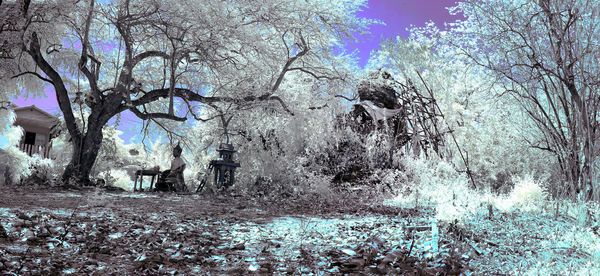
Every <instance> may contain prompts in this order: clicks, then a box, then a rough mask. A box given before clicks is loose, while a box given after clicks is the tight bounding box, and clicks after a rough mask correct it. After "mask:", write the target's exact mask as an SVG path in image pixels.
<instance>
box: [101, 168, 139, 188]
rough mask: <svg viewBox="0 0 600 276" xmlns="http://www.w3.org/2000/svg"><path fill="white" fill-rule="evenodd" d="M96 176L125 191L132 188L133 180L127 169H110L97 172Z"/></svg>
mask: <svg viewBox="0 0 600 276" xmlns="http://www.w3.org/2000/svg"><path fill="white" fill-rule="evenodd" d="M98 176H99V177H101V178H102V179H104V181H106V184H107V185H111V186H115V187H119V188H122V189H124V190H126V191H132V190H133V181H132V180H131V177H130V176H129V174H127V171H125V170H123V169H118V168H115V169H110V170H108V171H103V172H101V173H99V174H98Z"/></svg>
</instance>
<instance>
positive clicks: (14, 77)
mask: <svg viewBox="0 0 600 276" xmlns="http://www.w3.org/2000/svg"><path fill="white" fill-rule="evenodd" d="M27 74H31V75H34V76H36V77H38V78H39V79H41V80H43V81H45V82H49V83H51V84H54V82H53V81H52V80H50V79H47V78H44V77H42V75H40V74H38V73H37V72H31V71H27V72H23V73H19V74H16V75H14V76H12V77H11V79H16V78H18V77H20V76H23V75H27Z"/></svg>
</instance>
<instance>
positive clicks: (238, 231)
mask: <svg viewBox="0 0 600 276" xmlns="http://www.w3.org/2000/svg"><path fill="white" fill-rule="evenodd" d="M32 198H36V199H37V200H36V201H33V200H31V199H32ZM0 199H2V200H0V202H3V203H0V223H1V225H2V228H1V229H0V271H6V272H8V274H15V275H20V274H123V273H126V274H199V273H203V272H214V273H217V274H248V273H259V274H263V273H268V274H316V275H320V274H324V273H327V274H329V273H335V274H337V273H342V274H344V273H346V274H354V273H365V272H366V273H371V274H405V275H436V274H445V275H459V274H463V275H470V274H478V273H514V272H517V271H518V270H515V267H519V266H520V267H527V266H532V265H534V264H533V263H525V262H524V261H523V259H524V258H522V257H519V256H521V255H523V256H529V255H531V256H533V257H535V255H536V254H540V252H542V251H543V250H546V251H549V250H554V251H553V252H559V253H560V252H563V253H564V254H567V253H569V254H584V253H583V252H584V251H583V250H581V249H578V248H571V247H569V246H568V245H565V246H562V247H560V246H559V247H557V248H555V249H541V247H542V245H543V244H544V243H543V242H550V241H544V240H540V241H536V239H535V237H534V236H533V234H527V233H526V232H525V231H523V232H521V233H522V235H528V236H526V238H527V241H525V238H524V237H521V239H520V240H521V241H523V242H522V244H521V247H515V245H514V243H515V242H514V241H516V240H519V237H518V236H517V234H518V233H517V232H515V231H514V229H518V228H516V227H515V228H514V229H512V228H506V227H502V225H504V224H506V222H501V221H497V222H495V221H489V222H485V221H480V222H477V223H473V224H472V225H471V224H469V225H464V224H453V223H449V224H448V223H440V225H439V226H438V225H437V222H435V221H432V218H433V217H434V216H433V213H432V210H416V209H412V210H411V209H402V208H400V207H389V206H380V205H359V204H356V205H355V206H352V204H347V203H338V204H336V203H331V202H330V203H323V204H321V206H319V207H320V208H309V206H310V202H306V201H305V200H301V199H288V200H287V201H286V202H277V201H276V200H275V201H260V200H257V199H255V198H245V197H240V196H217V197H214V198H212V197H205V196H199V195H177V194H158V195H157V194H148V195H143V196H137V195H131V194H127V193H121V194H113V193H98V192H80V193H79V194H75V193H69V194H64V193H60V192H54V191H30V192H28V193H20V192H16V191H11V190H6V191H3V193H2V195H0ZM9 199H10V200H9ZM240 206H241V207H243V208H240ZM282 206H283V207H282ZM323 207H325V208H323ZM526 223H527V221H519V220H518V219H517V220H516V221H515V224H517V226H518V224H526ZM540 223H546V222H542V221H540ZM555 227H556V225H555ZM438 228H439V229H438ZM2 229H4V232H5V234H2V231H1V230H2ZM432 229H435V232H437V233H433V232H432ZM545 229H551V227H547V228H545ZM483 231H495V233H494V234H493V235H488V236H486V235H484V234H482V233H484V232H483ZM487 233H489V232H487ZM551 233H552V232H551V231H550V232H548V233H546V234H548V235H550V234H551ZM511 241H512V243H511ZM565 243H566V241H565ZM490 244H495V245H498V246H493V245H490ZM500 245H502V246H500ZM561 248H562V249H561ZM527 254H529V255H527ZM584 259H585V258H581V260H582V262H583V260H584ZM554 261H556V260H554Z"/></svg>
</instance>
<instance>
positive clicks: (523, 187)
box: [494, 176, 548, 212]
mask: <svg viewBox="0 0 600 276" xmlns="http://www.w3.org/2000/svg"><path fill="white" fill-rule="evenodd" d="M514 183H515V186H514V188H513V190H512V191H511V193H510V195H509V196H508V197H507V198H505V197H498V198H496V199H495V200H494V203H495V205H496V208H498V209H499V210H501V211H503V212H510V211H514V210H521V211H540V210H541V209H543V207H544V205H545V204H546V199H547V197H548V193H547V192H546V190H545V189H544V188H543V187H542V184H541V183H540V182H539V181H536V180H534V179H533V178H532V177H531V176H525V177H517V178H515V179H514Z"/></svg>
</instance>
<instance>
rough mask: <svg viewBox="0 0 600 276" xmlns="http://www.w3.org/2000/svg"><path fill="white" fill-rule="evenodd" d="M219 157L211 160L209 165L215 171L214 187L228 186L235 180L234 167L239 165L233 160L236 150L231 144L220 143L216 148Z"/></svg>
mask: <svg viewBox="0 0 600 276" xmlns="http://www.w3.org/2000/svg"><path fill="white" fill-rule="evenodd" d="M217 151H218V152H219V159H217V160H211V161H210V166H211V167H212V168H213V170H214V172H215V178H214V183H215V186H216V187H225V188H227V187H229V186H231V185H233V183H234V182H235V169H236V168H237V167H239V166H240V163H236V162H235V161H234V160H233V154H234V153H235V152H236V151H235V150H234V148H233V145H232V144H228V143H222V144H220V145H219V148H218V149H217Z"/></svg>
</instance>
